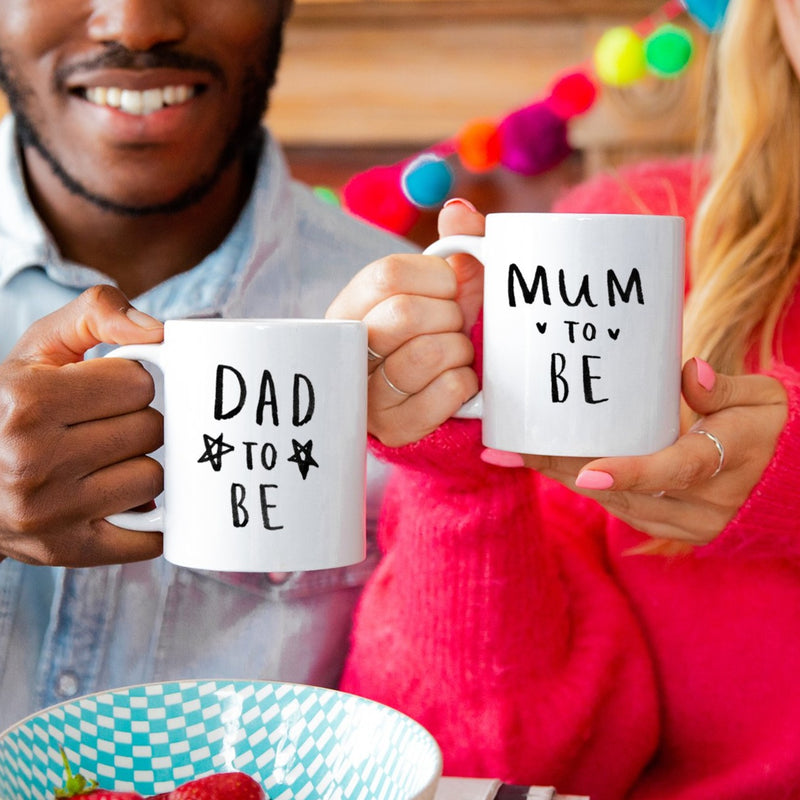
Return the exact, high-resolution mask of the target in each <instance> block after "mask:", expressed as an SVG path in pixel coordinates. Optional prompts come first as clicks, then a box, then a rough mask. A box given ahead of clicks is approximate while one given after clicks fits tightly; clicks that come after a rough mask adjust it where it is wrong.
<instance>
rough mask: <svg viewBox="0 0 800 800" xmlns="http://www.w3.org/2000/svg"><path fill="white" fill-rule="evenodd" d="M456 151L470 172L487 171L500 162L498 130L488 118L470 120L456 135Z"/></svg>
mask: <svg viewBox="0 0 800 800" xmlns="http://www.w3.org/2000/svg"><path fill="white" fill-rule="evenodd" d="M456 153H457V154H458V158H459V160H460V161H461V164H462V166H463V167H464V168H465V169H467V170H469V171H470V172H488V171H489V170H490V169H494V168H495V167H496V166H497V165H498V164H499V163H500V156H501V155H502V151H501V143H500V131H499V130H498V128H497V123H496V122H495V121H494V120H490V119H477V120H475V121H474V122H470V123H469V124H467V125H466V126H465V127H464V128H462V130H461V132H460V133H459V134H458V136H456Z"/></svg>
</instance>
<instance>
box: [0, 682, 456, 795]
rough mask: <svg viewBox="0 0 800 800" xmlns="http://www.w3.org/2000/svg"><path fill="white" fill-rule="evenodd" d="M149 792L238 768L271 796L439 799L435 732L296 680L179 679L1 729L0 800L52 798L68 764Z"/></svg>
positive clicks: (71, 704)
mask: <svg viewBox="0 0 800 800" xmlns="http://www.w3.org/2000/svg"><path fill="white" fill-rule="evenodd" d="M59 747H63V748H64V750H65V752H66V754H67V757H68V759H69V761H70V763H71V764H72V766H73V768H77V769H79V770H80V771H81V773H83V774H84V775H85V776H86V777H88V778H97V780H98V781H99V782H100V785H101V786H103V787H105V788H108V789H117V790H122V791H124V790H129V791H130V790H135V791H137V792H139V793H140V794H142V795H145V796H147V795H151V794H158V793H159V792H166V791H169V790H171V789H173V788H175V787H176V786H178V785H180V784H181V783H185V782H186V781H188V780H190V779H192V778H196V777H201V776H203V775H207V774H210V773H212V772H226V771H234V770H239V771H242V772H246V773H248V774H249V775H251V776H252V777H254V778H255V779H256V780H258V781H260V782H261V784H262V785H263V787H264V790H265V791H266V793H267V795H268V797H269V798H270V800H350V798H352V799H353V800H429V799H430V798H432V797H433V795H434V792H435V790H436V785H437V783H438V780H439V776H440V775H441V770H442V760H441V753H440V751H439V748H438V746H437V744H436V742H435V741H434V739H433V737H431V735H430V734H429V733H428V732H427V731H426V730H425V729H424V728H422V727H420V726H419V725H418V724H417V723H416V722H414V721H413V720H411V719H409V718H408V717H406V716H404V715H403V714H400V713H399V712H397V711H394V710H393V709H390V708H387V707H386V706H383V705H380V704H379V703H373V702H371V701H369V700H365V699H363V698H361V697H356V696H354V695H350V694H345V693H343V692H337V691H333V690H331V689H321V688H318V687H315V686H305V685H301V684H293V683H268V682H255V683H254V682H249V681H220V680H202V681H181V682H172V683H149V684H144V685H141V686H131V687H128V688H125V689H115V690H112V691H108V692H101V693H98V694H92V695H87V696H85V697H79V698H76V699H74V700H70V701H68V702H65V703H60V704H59V705H56V706H52V707H51V708H48V709H45V710H44V711H41V712H39V713H38V714H34V715H33V716H31V717H28V718H27V719H24V720H22V721H21V722H18V723H17V724H16V725H14V726H13V727H11V728H9V729H8V730H7V731H5V732H4V733H3V734H0V797H1V798H2V800H29V799H30V800H51V798H52V797H53V791H54V788H55V787H56V786H61V785H62V784H63V779H64V769H63V764H62V761H61V754H60V751H59Z"/></svg>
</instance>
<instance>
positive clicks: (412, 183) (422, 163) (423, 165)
mask: <svg viewBox="0 0 800 800" xmlns="http://www.w3.org/2000/svg"><path fill="white" fill-rule="evenodd" d="M401 186H402V188H403V194H404V195H405V196H406V197H407V198H408V200H409V202H411V203H413V204H414V205H415V206H417V207H418V208H436V207H437V206H439V205H441V204H442V203H443V202H444V200H445V199H446V198H447V195H448V194H449V193H450V189H452V187H453V171H452V170H451V169H450V167H449V166H448V164H447V162H446V161H445V160H444V159H443V158H440V157H439V156H436V155H433V154H432V153H425V154H423V155H421V156H417V157H416V158H415V159H414V160H413V161H412V162H411V163H409V164H408V166H407V167H406V168H405V169H404V170H403V176H402V178H401Z"/></svg>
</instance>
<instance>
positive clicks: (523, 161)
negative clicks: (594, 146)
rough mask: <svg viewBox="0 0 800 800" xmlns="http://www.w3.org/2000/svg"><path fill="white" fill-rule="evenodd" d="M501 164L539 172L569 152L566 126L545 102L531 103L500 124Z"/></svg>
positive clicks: (535, 173)
mask: <svg viewBox="0 0 800 800" xmlns="http://www.w3.org/2000/svg"><path fill="white" fill-rule="evenodd" d="M500 140H501V142H502V149H503V155H502V158H501V162H502V164H503V166H504V167H506V168H507V169H510V170H511V171H512V172H518V173H520V174H521V175H539V174H540V173H542V172H547V170H549V169H553V167H555V166H557V165H558V164H560V163H561V162H562V161H563V160H564V159H565V158H566V157H567V156H568V155H569V154H570V153H571V152H572V148H571V147H570V145H569V142H568V141H567V126H566V123H565V121H564V120H563V119H562V118H561V117H559V116H558V115H557V114H555V112H553V110H552V109H550V108H549V107H548V106H547V105H546V104H545V103H534V104H533V105H531V106H527V107H526V108H522V109H520V110H519V111H515V112H514V113H512V114H510V115H509V116H508V117H506V118H505V119H504V120H503V121H502V122H501V123H500Z"/></svg>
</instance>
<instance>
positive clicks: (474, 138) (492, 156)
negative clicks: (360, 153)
mask: <svg viewBox="0 0 800 800" xmlns="http://www.w3.org/2000/svg"><path fill="white" fill-rule="evenodd" d="M727 5H728V0H667V2H665V3H663V5H662V6H661V7H660V8H659V9H658V10H657V11H656V12H655V13H653V14H651V15H650V16H648V17H646V18H645V19H644V20H642V21H640V22H639V23H638V24H636V25H632V26H625V25H623V26H618V27H614V28H611V29H609V30H607V31H606V32H605V33H604V34H603V35H602V36H601V37H600V39H599V40H598V42H597V44H596V46H595V49H594V53H593V56H592V58H591V59H590V60H589V61H588V62H587V63H584V64H581V65H579V66H577V67H573V68H570V69H567V70H565V71H564V72H562V73H561V74H559V75H558V76H556V77H555V79H554V80H553V82H552V84H551V85H550V86H549V87H548V89H547V90H546V91H545V93H544V94H543V96H541V97H538V98H537V99H535V100H533V101H532V102H530V103H528V104H527V105H525V106H523V107H521V108H517V109H515V110H513V111H511V112H510V113H509V114H507V115H505V116H504V117H502V118H501V119H488V118H485V119H484V118H482V119H476V120H472V121H470V122H468V123H467V124H466V125H465V126H464V127H463V128H462V129H461V130H460V131H459V132H458V133H457V134H456V135H455V136H453V137H452V138H450V139H447V140H445V141H443V142H439V143H438V144H434V145H432V146H431V147H429V148H427V149H426V150H425V152H423V153H420V154H418V155H416V156H412V157H411V158H408V159H405V160H404V161H401V162H398V163H396V164H392V165H388V166H377V167H373V168H371V169H368V170H366V171H365V172H361V173H359V174H357V175H354V176H353V177H352V178H351V179H350V180H349V181H348V182H347V183H346V184H345V186H344V187H343V189H342V194H341V198H340V197H339V196H338V195H337V194H336V193H335V192H334V191H333V190H331V189H329V188H326V187H316V189H315V192H317V194H318V195H319V196H320V197H322V199H324V200H326V201H327V202H332V203H337V204H338V203H341V205H342V206H343V207H344V208H345V209H347V210H348V211H349V212H350V213H352V214H354V215H355V216H358V217H361V218H362V219H365V220H367V221H369V222H372V223H373V224H375V225H378V226H379V227H381V228H385V229H387V230H389V231H393V232H395V233H398V234H401V235H403V234H406V233H408V232H409V231H410V230H411V228H412V227H413V226H414V224H415V223H416V222H417V220H418V218H419V216H420V213H421V211H422V210H425V209H435V208H437V207H439V206H440V205H441V204H442V203H444V202H445V200H446V199H447V197H448V195H449V193H450V191H451V189H452V187H453V182H454V173H453V170H452V168H451V166H450V164H449V163H448V160H449V159H454V158H457V159H458V161H459V163H460V164H461V166H463V167H464V168H465V169H466V170H468V171H470V172H474V173H481V172H487V171H489V170H492V169H495V168H497V167H503V168H505V169H508V170H511V171H513V172H516V173H519V174H521V175H528V176H532V175H539V174H541V173H543V172H547V171H548V170H551V169H553V168H555V167H556V166H558V165H559V164H560V163H561V162H562V161H563V160H564V159H565V158H566V157H567V156H568V155H569V154H570V153H571V152H572V148H571V147H570V144H569V138H568V124H569V121H570V120H572V119H574V118H575V117H577V116H580V115H581V114H585V113H586V112H587V111H589V109H590V108H592V106H593V105H594V104H595V103H596V102H597V99H598V97H599V95H600V93H601V91H602V87H603V86H613V87H621V86H629V85H631V84H634V83H636V82H637V81H640V80H642V79H643V78H644V77H645V76H646V75H648V74H650V75H654V76H656V77H657V78H661V79H665V80H669V79H673V78H676V77H677V76H679V75H681V74H682V73H683V72H684V71H685V70H686V69H687V67H688V66H689V64H690V63H691V60H692V56H693V54H694V42H693V40H692V36H691V34H690V33H689V31H687V30H685V29H684V28H682V27H680V26H678V25H676V24H675V23H674V20H675V19H677V18H678V17H680V16H681V15H682V14H684V13H688V14H689V15H690V16H692V17H693V18H694V19H695V20H697V21H698V22H699V23H700V24H701V25H702V26H703V27H705V28H706V29H707V30H708V31H715V30H717V29H718V28H719V27H720V25H721V24H722V21H723V18H724V15H725V10H726V8H727Z"/></svg>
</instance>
